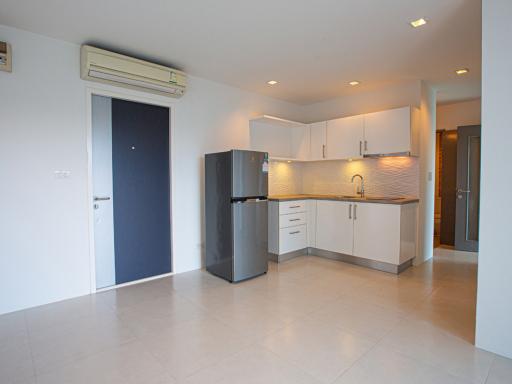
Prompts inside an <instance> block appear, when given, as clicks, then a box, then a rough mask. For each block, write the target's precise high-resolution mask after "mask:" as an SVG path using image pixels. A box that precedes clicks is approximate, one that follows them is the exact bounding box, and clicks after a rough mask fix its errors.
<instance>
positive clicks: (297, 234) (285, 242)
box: [279, 225, 308, 255]
mask: <svg viewBox="0 0 512 384" xmlns="http://www.w3.org/2000/svg"><path fill="white" fill-rule="evenodd" d="M307 246H308V231H307V226H306V225H299V226H296V227H288V228H281V229H280V230H279V254H280V255H281V254H283V253H288V252H293V251H297V250H299V249H304V248H307Z"/></svg>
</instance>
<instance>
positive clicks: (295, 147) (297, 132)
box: [290, 125, 310, 160]
mask: <svg viewBox="0 0 512 384" xmlns="http://www.w3.org/2000/svg"><path fill="white" fill-rule="evenodd" d="M290 129H291V136H292V138H291V141H292V144H291V152H292V153H291V157H292V158H294V159H297V160H309V157H310V156H309V151H310V133H309V126H308V125H301V126H298V127H293V128H290Z"/></svg>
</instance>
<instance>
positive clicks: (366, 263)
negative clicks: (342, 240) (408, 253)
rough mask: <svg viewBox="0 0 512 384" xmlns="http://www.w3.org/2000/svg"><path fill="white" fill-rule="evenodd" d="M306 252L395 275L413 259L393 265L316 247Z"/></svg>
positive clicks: (408, 265)
mask: <svg viewBox="0 0 512 384" xmlns="http://www.w3.org/2000/svg"><path fill="white" fill-rule="evenodd" d="M308 254H309V255H311V256H318V257H325V258H327V259H331V260H338V261H343V262H345V263H349V264H354V265H359V266H361V267H366V268H371V269H376V270H378V271H382V272H388V273H393V274H395V275H398V274H399V273H401V272H402V271H405V270H406V269H407V268H409V267H410V266H411V265H412V260H413V259H410V260H407V261H406V262H404V263H402V264H400V265H395V264H390V263H385V262H382V261H376V260H370V259H365V258H362V257H357V256H352V255H345V254H343V253H338V252H331V251H326V250H324V249H318V248H312V247H310V248H308Z"/></svg>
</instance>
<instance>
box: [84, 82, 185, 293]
mask: <svg viewBox="0 0 512 384" xmlns="http://www.w3.org/2000/svg"><path fill="white" fill-rule="evenodd" d="M93 95H97V96H106V97H112V98H114V99H121V100H128V101H135V102H138V103H143V104H152V105H158V106H161V107H166V108H169V114H170V116H169V141H170V143H169V173H170V181H171V189H170V190H171V201H170V207H171V212H170V218H171V233H170V237H171V268H172V272H170V273H165V274H163V275H158V276H152V277H148V278H145V279H141V280H136V281H132V282H128V283H124V284H119V285H113V286H111V287H106V288H102V289H96V255H95V250H94V209H93V204H92V199H93V188H92V187H93V186H92V184H93V179H92V96H93ZM175 103H176V100H174V99H170V98H168V97H165V96H158V95H152V94H147V93H144V92H139V91H135V90H130V89H124V88H119V87H115V86H110V85H106V84H95V83H90V85H88V86H87V87H86V114H87V116H86V117H87V123H86V126H87V218H88V227H89V269H90V271H89V274H90V292H91V293H95V292H98V291H104V290H109V289H113V288H118V287H121V286H126V285H131V284H138V283H141V282H144V281H148V280H153V279H158V278H161V277H165V276H170V275H174V273H175V270H174V265H175V263H174V255H175V253H174V229H175V225H174V224H175V223H174V217H173V207H174V196H175V190H174V189H175V184H176V183H175V180H174V171H173V169H174V164H175V161H174V160H175V159H174V110H175Z"/></svg>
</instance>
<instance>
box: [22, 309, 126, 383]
mask: <svg viewBox="0 0 512 384" xmlns="http://www.w3.org/2000/svg"><path fill="white" fill-rule="evenodd" d="M134 338H135V337H134V335H133V333H132V332H131V331H130V330H129V329H128V328H126V327H125V326H124V325H123V324H122V323H121V322H120V320H119V319H118V318H117V316H116V315H115V314H114V313H113V312H110V313H105V314H103V315H101V316H96V317H81V318H78V319H75V320H73V321H67V322H65V323H62V324H60V325H56V326H53V327H48V328H44V329H40V330H34V331H31V332H30V344H31V347H32V357H33V359H34V365H35V369H36V373H37V374H40V373H43V372H46V371H49V370H52V369H53V368H55V367H59V366H61V365H64V364H67V363H69V362H72V361H74V360H76V359H79V358H83V357H87V356H91V355H94V354H96V353H99V352H101V351H104V350H107V349H109V348H113V347H117V346H120V345H122V344H124V343H127V342H129V341H131V340H133V339H134Z"/></svg>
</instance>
